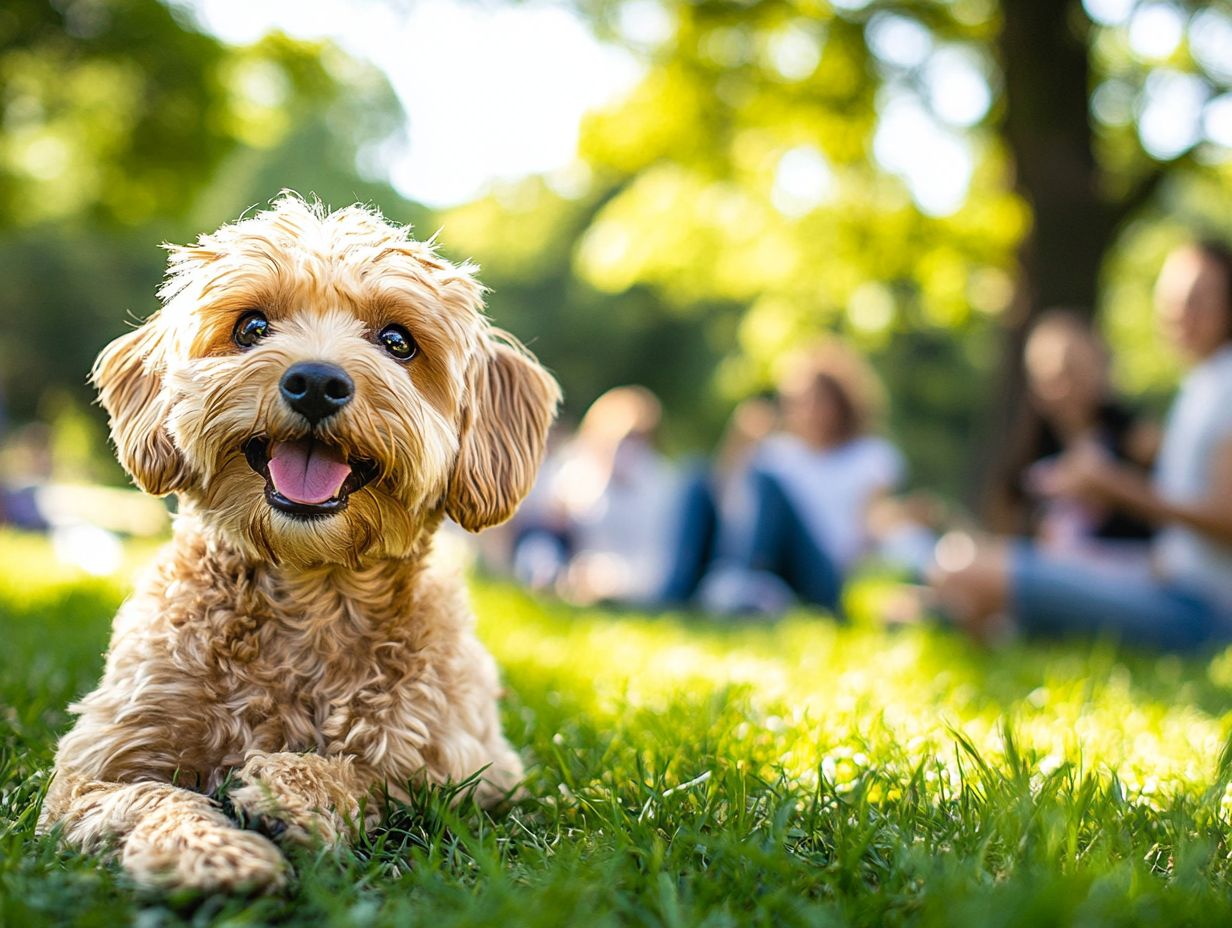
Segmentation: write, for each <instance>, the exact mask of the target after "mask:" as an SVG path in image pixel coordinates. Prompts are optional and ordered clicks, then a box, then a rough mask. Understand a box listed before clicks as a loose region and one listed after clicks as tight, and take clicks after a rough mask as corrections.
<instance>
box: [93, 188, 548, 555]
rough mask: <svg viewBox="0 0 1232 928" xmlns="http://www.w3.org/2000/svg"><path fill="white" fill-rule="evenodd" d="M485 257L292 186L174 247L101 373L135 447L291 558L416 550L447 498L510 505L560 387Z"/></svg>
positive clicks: (165, 487)
mask: <svg viewBox="0 0 1232 928" xmlns="http://www.w3.org/2000/svg"><path fill="white" fill-rule="evenodd" d="M473 270H474V269H473V268H472V267H471V266H469V265H462V266H457V265H454V264H451V263H450V262H448V261H446V260H445V259H443V258H441V257H440V256H439V255H437V254H436V251H435V249H434V248H433V246H432V244H431V243H424V242H417V241H414V240H413V239H411V238H410V236H409V233H408V230H407V229H405V228H401V227H397V226H394V225H391V224H390V223H388V222H386V221H385V220H383V219H382V218H381V216H380V215H379V214H377V213H374V212H372V211H370V210H367V209H364V208H361V207H349V208H347V209H343V210H338V211H336V212H332V213H329V212H326V211H325V210H323V209H322V208H320V207H319V205H316V204H309V203H305V202H304V201H303V200H301V199H299V198H297V197H294V196H284V197H283V198H281V199H280V200H278V201H277V202H276V203H275V204H274V206H273V207H272V208H271V209H270V210H268V211H266V212H262V213H258V214H256V215H254V216H252V217H250V218H247V219H243V220H241V221H239V222H236V223H234V224H232V225H228V226H224V227H223V228H221V229H219V230H218V231H217V232H215V233H214V234H212V235H205V236H202V237H201V238H200V239H199V240H198V242H197V243H196V244H195V245H192V246H188V247H184V248H172V249H171V260H170V267H169V270H168V275H167V280H166V283H165V284H164V286H163V288H162V290H161V291H160V294H159V296H160V298H161V300H162V302H163V306H162V308H161V309H160V310H159V311H158V312H157V313H155V314H154V315H153V316H152V317H150V318H149V319H148V320H146V322H145V323H144V324H143V325H142V326H141V327H140V328H138V329H136V330H135V331H133V332H130V333H128V334H127V335H124V336H122V337H121V338H118V339H116V340H115V341H114V342H112V343H111V344H110V345H109V346H107V348H106V349H105V350H104V351H103V353H102V354H101V355H100V357H99V359H98V362H97V364H96V365H95V369H94V381H95V384H96V385H97V386H98V388H99V393H100V396H101V399H102V404H103V406H104V407H105V408H106V410H107V412H108V413H109V414H110V417H111V434H112V438H113V440H114V442H115V445H116V449H117V452H118V455H119V458H120V462H121V463H122V464H123V465H124V467H125V469H127V470H128V472H129V473H130V474H131V475H132V477H133V478H134V480H136V482H137V483H138V484H139V485H140V486H141V487H142V488H143V489H145V490H146V491H148V492H150V493H153V494H156V495H160V496H161V495H164V494H167V493H172V492H174V493H177V494H179V495H180V496H181V498H182V499H184V500H186V501H187V502H188V504H189V505H190V506H191V507H192V509H193V510H194V511H196V512H197V513H198V514H199V515H200V516H201V518H202V519H203V520H205V521H206V523H207V524H209V525H211V526H213V527H215V528H217V529H220V530H221V531H223V532H224V533H225V534H226V535H227V536H228V537H229V538H230V539H231V540H232V541H233V542H234V543H236V544H238V545H240V546H241V547H242V549H244V550H246V551H248V552H249V553H250V554H252V555H254V556H258V557H270V558H274V559H277V560H280V561H285V562H288V563H296V564H316V563H355V562H357V561H359V560H362V559H364V558H365V557H367V556H375V557H399V556H405V555H407V554H409V553H411V551H412V550H413V549H414V546H415V545H416V543H417V542H418V541H419V539H420V538H421V536H422V534H423V532H424V530H425V529H426V528H428V527H431V526H433V525H434V524H435V522H436V521H437V519H438V517H439V514H440V513H441V512H442V511H443V512H444V513H446V514H448V515H449V516H450V517H452V518H453V519H454V520H455V521H456V522H458V523H459V524H461V525H462V526H464V527H465V528H467V529H470V530H472V531H477V530H479V529H481V528H484V527H486V526H489V525H495V524H496V523H498V522H502V521H504V520H505V519H507V518H508V517H509V516H510V515H512V513H513V511H514V509H515V508H516V507H517V504H518V503H519V502H520V501H521V499H522V497H523V496H524V495H525V494H526V492H527V491H528V490H529V489H530V485H531V482H532V481H533V479H534V476H535V473H536V470H537V469H538V466H539V461H540V458H541V456H542V453H543V447H544V441H545V437H546V433H547V429H548V426H549V425H550V423H551V420H552V416H553V414H554V413H555V409H556V405H557V402H558V400H559V391H558V388H557V386H556V383H555V382H554V381H553V380H552V378H551V377H549V376H548V374H547V373H546V372H545V371H544V370H543V369H542V368H541V367H540V366H539V365H538V364H537V363H536V362H535V360H534V359H533V358H532V357H531V356H530V354H529V353H528V352H526V351H525V350H524V349H522V348H521V347H520V346H519V345H518V344H517V343H516V342H514V341H512V339H510V338H508V337H507V336H505V335H504V334H503V333H501V332H499V331H497V330H495V329H492V328H491V327H489V325H488V323H487V320H486V319H485V317H484V315H483V288H482V286H481V285H480V284H479V283H478V282H477V281H476V280H475V278H474V276H473Z"/></svg>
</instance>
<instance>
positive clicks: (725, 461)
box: [659, 396, 779, 605]
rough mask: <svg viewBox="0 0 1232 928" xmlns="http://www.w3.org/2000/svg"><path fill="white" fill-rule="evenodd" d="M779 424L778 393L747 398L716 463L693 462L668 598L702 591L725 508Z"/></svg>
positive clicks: (677, 601) (731, 420) (664, 596)
mask: <svg viewBox="0 0 1232 928" xmlns="http://www.w3.org/2000/svg"><path fill="white" fill-rule="evenodd" d="M778 425H779V411H778V406H777V404H776V403H775V402H774V400H773V399H770V398H767V397H762V396H755V397H751V398H749V399H746V400H744V401H743V402H741V403H740V404H739V405H737V406H736V408H735V409H734V410H733V411H732V414H731V416H729V417H728V420H727V424H726V426H725V427H724V429H723V435H722V437H721V438H720V439H719V446H718V450H717V452H716V454H715V458H714V462H713V464H700V465H694V466H693V467H692V468H690V472H689V473H688V474H687V475H686V476H685V478H684V481H683V486H682V489H681V500H680V503H679V513H678V517H677V523H676V530H675V533H674V536H673V537H674V539H675V541H674V543H673V544H672V547H671V564H670V567H669V570H668V573H667V581H666V584H665V586H664V589H663V590H662V592H661V593H660V595H659V601H660V602H661V603H662V604H664V605H681V604H684V603H688V602H689V601H690V600H692V598H693V596H694V595H695V594H696V592H697V589H698V586H699V585H700V584H701V582H702V578H703V577H704V576H705V575H706V572H707V571H708V570H709V569H710V567H711V566H712V565H713V563H714V561H715V558H716V557H717V556H718V553H719V529H720V526H721V524H722V522H723V517H722V514H723V513H724V512H728V513H730V512H731V511H732V510H733V508H735V507H737V506H738V505H739V502H738V500H739V498H740V496H741V494H742V492H743V490H744V485H745V483H746V482H747V481H748V479H749V468H750V466H751V464H752V462H753V459H754V457H755V455H756V453H757V450H758V448H759V447H760V446H761V444H762V442H763V441H765V440H766V439H767V438H768V437H769V436H770V435H771V434H773V433H774V432H775V431H776V430H777V428H778Z"/></svg>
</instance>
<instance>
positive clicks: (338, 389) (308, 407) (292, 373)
mask: <svg viewBox="0 0 1232 928" xmlns="http://www.w3.org/2000/svg"><path fill="white" fill-rule="evenodd" d="M278 386H279V388H280V389H281V390H282V396H283V399H285V400H286V401H287V403H289V404H290V406H291V408H292V409H294V410H295V411H296V412H297V413H299V414H300V415H301V416H303V417H304V418H305V419H307V420H308V421H309V422H311V423H312V424H313V425H316V423H318V422H320V421H321V420H322V419H328V418H329V417H330V416H332V415H333V414H334V413H336V412H337V411H338V410H339V409H341V408H342V407H343V406H345V405H346V404H347V403H349V402H351V397H352V396H354V395H355V383H354V382H353V381H352V380H351V378H350V377H348V376H347V372H346V371H344V370H343V369H342V368H340V367H339V366H338V365H337V364H326V363H325V362H324V361H301V362H300V363H299V364H292V365H291V366H290V367H288V368H287V372H286V373H285V374H283V375H282V381H281V383H279V385H278Z"/></svg>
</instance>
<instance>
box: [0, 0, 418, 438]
mask: <svg viewBox="0 0 1232 928" xmlns="http://www.w3.org/2000/svg"><path fill="white" fill-rule="evenodd" d="M179 16H180V14H178V13H176V12H175V11H173V10H172V9H169V8H168V7H166V6H164V5H163V4H161V3H159V2H157V0H97V2H90V3H83V2H65V3H59V4H51V5H48V4H44V3H36V2H33V0H29V2H27V0H20V2H16V3H13V4H8V5H6V6H4V8H3V9H0V107H2V108H3V112H2V113H0V116H2V117H3V125H4V127H5V130H4V133H3V135H2V136H0V275H2V276H3V278H4V280H5V287H4V288H3V290H0V389H3V396H4V399H5V401H6V403H7V404H8V406H9V408H10V411H11V413H12V414H13V416H14V418H16V419H25V418H29V417H31V416H34V415H36V414H38V413H39V412H40V405H41V404H43V402H44V400H45V398H46V397H47V396H49V395H51V396H59V397H62V398H65V399H66V400H67V401H70V402H76V403H83V402H88V400H89V399H90V397H91V392H90V390H89V388H88V386H87V384H86V374H87V372H88V371H89V369H90V365H91V363H92V362H93V359H94V357H95V356H96V355H97V353H98V351H99V350H100V349H101V348H102V346H103V345H105V344H106V343H107V341H109V340H110V339H111V338H113V337H115V336H116V335H119V334H121V333H122V332H123V331H124V330H125V327H126V326H128V325H130V324H131V322H132V320H133V319H137V318H142V317H144V316H146V315H148V314H149V313H150V312H151V311H152V310H153V309H154V308H155V302H154V292H155V290H156V289H157V286H158V282H159V279H160V278H161V277H162V272H163V267H164V263H165V255H164V253H163V252H162V250H161V249H160V248H159V247H158V245H159V243H160V242H163V241H186V240H189V239H191V238H194V237H195V236H196V235H197V234H199V233H200V232H202V231H204V230H207V229H212V228H214V227H216V226H217V225H218V224H219V223H221V222H224V221H228V220H231V219H234V218H235V217H236V216H237V215H239V214H240V213H241V212H242V211H244V210H246V209H249V208H251V207H252V206H254V205H257V204H261V203H264V202H267V201H268V200H270V199H271V198H272V197H274V196H276V195H277V194H278V193H279V191H280V190H281V189H282V188H283V187H288V186H290V187H296V188H297V189H299V190H300V191H301V192H302V193H304V194H305V195H309V194H314V193H315V194H317V195H319V196H320V197H322V198H323V199H325V200H332V201H333V202H335V203H337V204H343V203H349V202H353V201H355V200H364V201H376V202H380V203H381V204H382V205H383V206H384V207H385V208H386V209H387V210H389V211H390V212H391V214H394V215H395V218H398V219H401V220H403V221H406V220H413V219H417V218H420V217H421V216H426V212H425V211H423V210H421V209H419V208H418V207H417V206H416V205H415V204H410V203H408V202H407V201H405V200H404V199H403V198H402V197H399V196H397V194H396V193H395V192H394V191H393V190H392V189H391V188H390V187H389V186H388V184H384V183H381V182H378V181H373V180H371V179H369V178H366V177H364V176H363V175H362V174H361V173H360V172H359V170H358V168H357V159H358V157H359V155H360V153H361V152H362V151H364V150H365V149H367V148H370V147H374V146H378V145H379V144H381V143H382V142H386V141H387V140H388V139H389V137H390V136H391V135H394V134H396V133H397V132H398V131H399V130H400V129H401V126H402V124H403V121H404V116H403V113H402V110H401V107H400V106H399V104H398V102H397V99H396V97H395V96H394V94H393V92H392V90H391V89H390V87H389V85H388V82H387V81H386V80H385V78H384V77H383V75H381V74H380V73H379V72H377V71H376V70H375V69H374V68H372V67H371V66H369V65H364V64H362V63H359V62H356V61H354V60H352V59H349V58H348V57H347V56H346V55H344V54H343V53H342V52H341V51H339V50H338V49H337V48H335V47H333V46H331V45H329V44H328V43H314V42H301V41H297V40H292V39H289V38H287V37H285V36H281V35H276V34H275V35H270V36H267V37H266V38H265V39H263V40H261V41H260V42H257V43H255V44H254V45H252V46H248V47H240V48H236V47H230V46H226V45H224V44H222V43H221V42H219V41H218V40H217V39H215V38H213V37H210V36H206V35H203V34H201V33H199V32H197V31H196V30H195V28H194V27H193V26H192V24H191V23H189V22H186V21H183V20H182V19H181V18H179ZM426 221H427V220H426V219H425V222H426ZM41 411H42V412H43V413H47V412H48V410H47V409H46V408H43V409H42V410H41Z"/></svg>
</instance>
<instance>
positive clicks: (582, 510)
mask: <svg viewBox="0 0 1232 928" xmlns="http://www.w3.org/2000/svg"><path fill="white" fill-rule="evenodd" d="M661 420H662V407H661V405H660V403H659V400H658V398H657V397H655V395H654V394H653V393H652V392H651V391H650V390H647V389H646V388H645V387H641V386H624V387H616V388H614V389H611V390H609V391H608V392H606V393H604V394H603V395H602V396H600V397H599V398H598V399H597V400H595V402H594V403H592V404H591V406H590V409H588V410H587V412H586V415H585V416H583V418H582V421H581V423H580V424H579V426H578V430H577V434H576V435H575V436H574V437H573V438H572V439H571V440H569V441H568V442H567V443H566V444H565V445H564V446H563V447H562V448H561V450H560V452H559V454H558V455H556V456H555V457H554V458H553V459H552V460H550V461H549V463H548V464H547V465H546V468H545V470H546V471H547V473H546V474H545V477H544V481H543V488H542V490H541V491H539V492H538V493H537V498H536V499H534V500H533V506H534V510H535V512H536V513H537V515H536V516H535V525H534V527H533V528H528V529H527V530H525V531H523V532H522V533H521V535H520V538H519V541H518V544H517V550H516V553H515V567H516V568H517V570H518V573H519V575H520V576H521V577H522V578H523V579H524V580H530V581H531V582H532V584H533V585H536V586H538V587H539V588H545V587H548V586H552V587H554V588H555V589H556V591H557V592H558V593H560V595H561V596H562V597H564V598H565V599H568V600H570V601H572V602H576V603H594V602H600V601H605V602H618V603H628V604H646V603H650V602H654V601H655V600H656V599H657V596H658V593H659V591H660V590H661V589H662V587H663V585H664V582H665V577H666V572H667V569H668V565H669V563H670V562H671V551H670V545H671V535H672V533H671V531H670V527H671V522H672V519H673V514H674V512H675V509H676V505H675V504H676V501H677V499H678V496H679V480H678V476H677V474H676V471H675V469H674V468H673V467H672V466H671V464H670V463H669V462H668V461H667V459H666V458H664V457H663V455H662V454H660V453H659V451H658V449H657V447H656V441H657V433H658V429H659V425H660V422H661ZM549 545H551V546H554V550H555V556H556V563H555V565H549V563H548V562H549V561H550V560H551V558H550V556H545V555H550V554H551V552H550V551H549V550H548V548H549Z"/></svg>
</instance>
